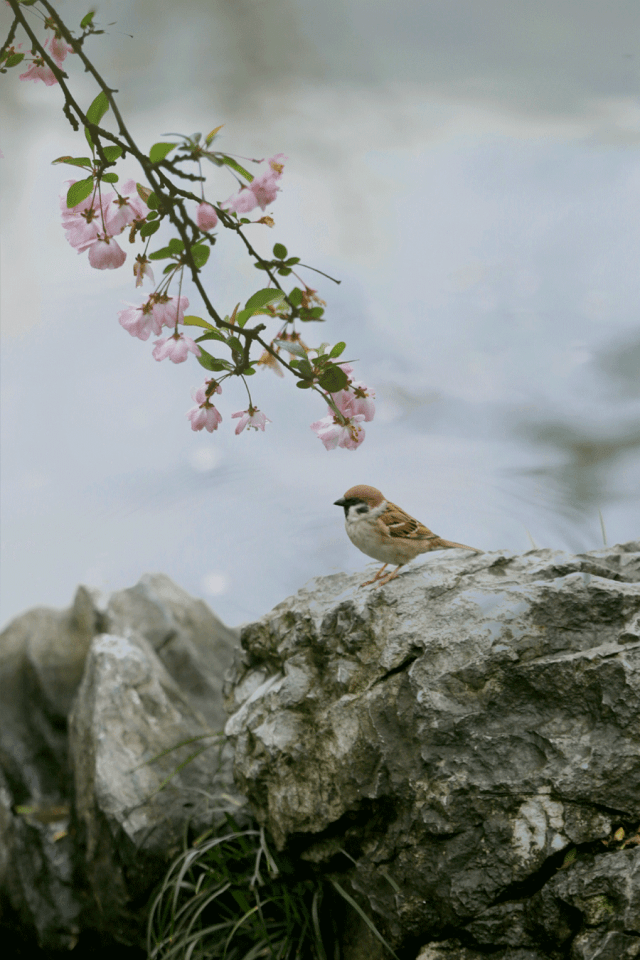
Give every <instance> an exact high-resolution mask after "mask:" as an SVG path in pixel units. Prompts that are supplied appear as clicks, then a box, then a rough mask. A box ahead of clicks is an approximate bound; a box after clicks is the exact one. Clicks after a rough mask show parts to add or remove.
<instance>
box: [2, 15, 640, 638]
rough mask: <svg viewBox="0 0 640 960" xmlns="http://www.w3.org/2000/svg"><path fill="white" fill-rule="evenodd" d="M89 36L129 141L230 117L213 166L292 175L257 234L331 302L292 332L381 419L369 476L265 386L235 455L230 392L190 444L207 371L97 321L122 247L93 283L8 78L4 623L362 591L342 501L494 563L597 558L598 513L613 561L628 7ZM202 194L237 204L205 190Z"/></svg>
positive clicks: (626, 296) (631, 496)
mask: <svg viewBox="0 0 640 960" xmlns="http://www.w3.org/2000/svg"><path fill="white" fill-rule="evenodd" d="M60 9H61V12H62V13H63V15H64V16H65V17H66V18H67V20H68V21H69V22H71V21H72V20H74V19H75V20H76V21H77V20H79V19H80V17H81V16H82V15H83V14H84V13H85V12H86V10H87V9H88V5H87V4H84V3H83V4H79V3H77V0H66V2H63V3H62V4H61V5H60ZM97 17H98V19H99V20H100V22H101V23H102V24H112V25H111V26H109V27H108V28H107V30H108V33H107V34H106V35H105V36H104V37H99V38H96V39H95V40H92V41H91V43H90V46H89V52H90V53H91V54H92V55H93V54H95V61H96V63H97V65H98V66H99V68H100V69H101V70H102V71H103V72H104V76H105V79H107V81H108V82H109V83H110V84H111V85H112V86H115V87H117V88H118V89H119V91H120V92H119V94H118V101H119V103H120V105H121V109H122V110H123V112H124V113H125V115H126V118H127V121H128V125H129V127H130V129H131V131H132V132H133V133H134V136H135V137H136V138H137V139H138V141H139V143H140V144H141V145H142V146H147V147H148V146H150V145H151V144H152V143H153V142H154V141H155V140H158V139H162V137H163V135H164V134H166V133H168V132H171V131H179V132H183V133H187V134H189V133H193V132H194V131H195V130H201V131H203V132H205V133H206V132H207V131H208V130H209V129H211V128H212V127H214V126H216V125H218V124H219V123H224V124H225V126H224V129H223V139H222V140H221V142H220V145H221V149H225V150H228V151H229V152H233V153H238V154H244V155H245V156H254V157H264V156H270V155H272V154H274V153H279V152H283V153H285V154H286V155H287V156H288V157H289V160H288V163H287V165H286V168H285V173H284V176H283V178H282V193H281V194H280V195H279V196H278V199H277V201H276V202H275V203H274V204H273V207H272V208H271V209H272V213H273V216H274V218H275V220H276V227H275V229H273V230H269V229H268V228H267V227H255V228H253V229H254V230H255V233H254V234H253V237H255V242H256V245H257V246H258V247H259V249H261V250H262V251H263V252H265V253H266V252H267V251H269V250H270V249H271V246H272V245H273V243H274V242H276V241H279V242H282V243H285V244H286V245H287V246H288V248H289V250H290V252H291V253H292V254H296V255H298V256H300V257H301V258H302V260H303V262H305V263H310V264H312V265H314V266H316V267H318V268H319V269H321V270H324V271H326V272H327V273H329V274H331V275H332V276H337V277H339V278H340V279H341V281H342V283H341V285H340V286H339V287H337V286H334V285H333V284H331V283H330V282H329V281H324V280H323V279H322V278H320V277H318V275H317V274H311V273H309V274H306V275H305V277H304V279H305V280H306V281H307V282H309V283H311V284H312V285H316V284H315V279H317V280H318V284H317V286H318V288H319V292H320V295H321V296H323V297H324V299H325V300H327V303H328V309H327V313H326V317H327V320H326V323H324V324H323V325H317V326H314V327H313V328H305V331H304V333H305V334H307V336H306V337H305V339H306V340H307V342H310V343H312V344H316V343H320V342H321V341H323V340H329V341H331V342H335V341H337V340H339V339H345V340H346V341H347V343H348V345H349V347H348V354H349V357H354V358H358V360H359V363H358V365H357V370H358V373H359V375H360V377H361V378H362V379H364V380H365V381H366V382H367V383H368V384H370V385H371V386H372V387H374V388H375V389H376V391H377V398H378V412H377V416H376V419H375V420H374V421H373V422H372V423H371V424H368V425H367V438H366V440H365V443H364V444H363V445H362V446H361V447H360V448H359V449H358V450H357V451H355V452H351V451H345V450H337V451H334V452H327V451H325V450H324V448H323V447H322V445H321V443H320V441H319V440H318V439H317V438H316V437H315V435H314V434H313V433H312V432H311V430H310V429H309V424H310V423H311V422H312V421H314V420H316V419H318V418H319V417H321V416H324V414H325V410H324V408H323V407H322V406H321V405H319V403H318V402H316V401H314V400H313V399H312V397H310V396H309V395H308V394H304V395H302V394H301V391H298V390H296V389H295V387H294V385H293V383H290V382H287V381H281V380H277V379H276V378H275V376H273V374H271V373H270V372H268V371H263V372H260V373H259V374H258V375H256V377H254V379H253V383H252V386H253V389H254V391H255V399H256V402H257V403H258V405H259V406H260V408H261V409H263V410H264V411H265V412H266V414H267V416H269V417H270V418H271V419H272V421H273V423H271V424H269V425H268V426H267V431H266V433H265V434H264V435H262V434H259V435H258V434H255V433H252V434H248V433H247V432H245V433H243V434H242V435H241V436H239V437H236V436H235V435H234V433H233V427H234V425H235V421H231V420H230V414H231V412H233V411H235V410H237V409H240V408H242V407H243V406H245V401H244V396H243V393H242V390H241V389H240V388H239V387H236V386H230V387H229V388H228V389H225V392H224V394H223V396H222V397H221V398H219V399H220V404H219V406H220V409H221V412H222V414H223V417H224V422H223V424H222V426H221V427H220V429H219V430H218V432H217V433H215V434H213V435H209V434H206V435H203V434H200V433H199V434H195V433H193V432H192V431H191V430H190V429H189V424H188V421H187V420H186V417H185V414H186V411H187V410H188V409H189V407H190V406H191V405H192V401H191V398H190V390H191V387H193V386H197V385H198V384H199V383H201V382H202V381H203V375H202V372H201V370H202V368H200V367H199V366H198V364H197V363H195V361H194V362H193V363H191V362H187V363H185V364H182V365H180V366H175V365H170V364H169V363H168V361H165V362H164V363H161V364H159V363H156V362H155V361H154V360H153V359H152V357H151V341H149V342H147V343H142V342H140V341H138V340H134V339H133V338H131V337H130V336H129V335H128V334H126V333H125V331H124V330H123V329H122V328H121V327H120V326H119V324H118V322H117V313H118V311H119V310H120V309H122V304H123V303H124V302H130V301H133V302H138V298H139V291H138V292H136V291H135V289H134V287H133V283H132V280H131V274H130V265H129V261H131V260H132V259H133V256H134V254H132V253H130V254H129V261H128V262H127V264H125V266H124V267H123V268H122V269H121V270H119V271H113V272H111V271H109V272H98V271H94V270H91V268H90V267H89V265H88V263H87V259H86V254H82V255H77V254H76V253H75V251H74V250H72V249H71V247H69V245H68V244H67V243H66V241H65V239H64V234H63V231H62V229H61V227H60V223H59V207H58V195H59V193H60V190H61V187H62V183H63V181H64V180H65V179H67V178H68V177H69V176H70V175H71V174H72V171H71V168H66V172H65V169H64V168H62V167H59V166H54V167H52V166H51V163H50V162H51V160H52V159H54V158H55V157H57V156H60V155H63V154H65V153H72V154H73V153H75V154H76V155H78V154H79V153H80V154H81V153H82V152H83V147H82V142H83V140H82V137H81V135H80V137H78V136H77V135H75V134H73V132H72V131H71V128H70V127H69V125H68V122H67V121H66V120H65V119H64V117H63V116H62V113H61V111H60V96H59V91H58V90H57V88H55V87H53V88H45V87H44V85H43V84H34V83H21V82H19V81H18V79H17V73H18V71H12V72H10V73H9V74H8V75H5V76H2V77H0V83H1V84H2V97H1V98H0V103H1V107H0V122H1V131H0V143H1V145H2V148H3V151H4V154H5V159H4V160H2V161H1V162H0V175H1V177H2V184H1V186H2V275H1V279H2V323H3V344H4V345H3V353H2V390H3V395H2V581H1V585H2V597H1V599H2V614H1V616H2V620H3V621H4V620H6V619H7V618H9V617H12V616H14V615H15V614H16V613H18V612H20V611H21V610H22V609H25V608H27V607H29V606H33V605H36V604H42V603H44V604H52V605H56V606H63V605H66V604H67V603H68V602H69V601H70V600H71V597H72V594H73V591H74V589H75V587H76V585H77V584H78V583H80V582H82V583H86V584H88V585H90V586H96V587H99V588H101V589H105V590H111V589H116V588H119V587H122V586H127V585H130V584H132V583H134V582H135V581H136V580H137V579H138V577H139V576H140V575H141V574H142V573H144V572H146V571H163V572H166V573H168V574H169V575H170V576H172V577H173V578H174V579H175V580H176V581H177V582H178V583H180V584H181V585H182V586H183V587H185V588H186V589H188V590H189V591H191V592H192V593H194V594H196V595H199V596H203V597H204V598H205V599H206V600H207V601H208V602H209V603H210V604H211V606H212V607H213V609H214V610H215V611H216V612H217V613H218V614H219V615H220V616H221V617H222V618H223V619H225V620H226V621H227V622H229V623H230V624H236V623H239V622H241V621H244V620H248V619H252V618H254V617H256V616H259V615H260V614H261V613H263V612H266V611H267V610H268V609H270V607H271V606H273V605H274V604H275V603H277V602H279V601H280V600H281V599H283V598H284V597H286V596H287V595H288V594H290V593H291V592H293V591H295V590H296V589H297V588H298V587H300V586H301V585H302V584H303V583H305V582H306V581H307V580H308V579H310V578H311V577H313V576H317V575H321V574H326V573H330V572H333V571H335V570H355V569H363V568H364V565H365V563H366V559H365V557H363V556H362V555H361V554H359V553H358V552H357V551H356V550H355V548H354V547H352V545H351V544H350V542H349V541H348V539H347V537H346V534H345V532H344V528H343V523H342V517H341V512H340V511H339V510H338V508H336V507H334V506H333V501H334V500H335V499H337V498H338V497H339V496H341V495H342V494H343V493H344V491H345V490H346V489H347V488H348V487H349V486H351V485H352V484H353V483H370V484H373V485H375V486H378V487H380V488H381V489H382V490H383V491H384V492H385V493H386V495H387V496H388V497H389V498H391V499H393V500H394V501H395V502H397V503H400V505H402V506H404V507H405V508H406V509H407V510H409V511H410V512H412V513H414V514H415V515H416V516H418V517H419V518H420V519H421V520H423V521H424V522H425V523H427V524H428V525H429V526H431V527H432V528H433V529H435V530H436V532H437V533H439V534H441V535H443V536H446V537H449V538H451V539H455V540H461V541H462V542H465V543H472V544H474V545H476V546H478V547H481V548H483V549H486V550H491V549H501V548H504V549H508V550H512V551H524V550H527V549H529V548H530V547H531V545H532V538H533V541H534V542H535V543H536V544H537V545H538V546H550V547H556V548H563V549H569V550H583V549H595V548H597V547H598V546H600V545H601V544H602V533H601V526H600V516H599V514H600V513H601V514H602V517H603V520H604V523H605V530H606V535H607V538H608V541H609V542H610V543H613V542H619V541H623V540H629V539H632V538H634V537H635V538H637V537H638V536H639V535H640V509H639V506H638V489H639V487H640V425H639V417H638V414H639V412H640V387H639V380H638V373H637V371H638V366H639V365H640V323H639V302H640V297H639V294H640V281H639V278H638V247H639V243H638V241H639V239H640V218H639V216H638V212H639V211H638V206H639V204H638V200H639V193H640V166H639V149H640V100H639V76H640V44H639V28H640V9H639V8H638V5H637V2H635V0H634V2H631V0H629V2H622V0H619V2H609V3H607V4H606V5H605V4H602V3H600V2H595V0H592V2H586V0H572V2H568V0H553V2H546V0H545V2H541V0H536V2H533V0H525V2H523V3H518V4H513V3H508V2H506V0H493V2H490V0H485V2H484V3H482V4H479V3H478V2H477V0H465V2H462V0H438V2H435V0H429V2H426V3H425V2H424V0H422V2H418V0H415V2H402V0H401V2H396V3H394V4H389V3H388V2H382V0H366V2H365V0H362V2H357V0H343V2H337V0H328V2H327V0H326V2H324V3H322V4H318V3H317V2H313V3H312V2H311V0H269V2H267V0H234V2H232V3H229V2H227V0H217V2H211V0H199V2H198V0H183V2H182V3H181V4H179V5H177V4H168V3H162V2H160V0H153V2H152V0H132V2H110V3H102V4H99V5H98V8H97ZM0 21H1V22H2V25H3V29H4V28H5V26H8V24H9V22H10V14H9V11H8V9H7V8H5V7H4V5H3V6H2V9H1V10H0ZM73 83H74V85H76V89H77V90H78V96H79V97H80V99H81V101H82V102H83V103H86V104H88V103H89V102H90V100H91V99H92V98H93V96H95V93H96V90H95V89H94V88H93V87H92V85H91V82H90V81H89V79H88V78H87V77H86V76H85V75H84V74H82V73H80V72H79V71H78V69H77V68H76V70H75V71H74V74H73ZM125 175H131V176H137V175H138V174H137V171H136V169H135V166H134V165H133V164H123V165H122V171H121V179H122V177H124V176H125ZM210 185H211V186H210V190H211V196H212V197H214V198H215V199H220V200H222V199H225V198H226V197H227V196H229V195H230V194H231V193H232V192H233V190H234V182H233V180H232V179H231V178H230V177H229V176H228V175H227V174H225V172H224V171H215V172H214V173H212V175H211V180H210ZM232 240H233V238H227V237H226V236H221V238H220V242H219V243H218V245H217V246H216V248H215V250H214V254H215V255H212V257H211V259H210V262H209V264H208V266H207V272H206V279H207V283H208V289H209V290H210V293H211V296H212V299H213V301H214V303H216V305H217V306H218V307H219V309H220V311H221V312H223V313H228V312H230V310H231V309H232V308H233V306H234V304H235V303H236V302H238V301H239V300H244V299H245V298H246V297H247V296H248V295H249V294H250V293H251V292H252V291H253V290H254V289H256V287H257V286H258V285H259V284H258V281H257V280H256V276H257V271H255V270H254V269H253V268H252V267H251V266H250V265H249V264H248V262H247V263H245V262H244V260H243V258H242V256H241V254H240V251H239V248H238V247H237V246H235V245H234V244H233V242H232ZM186 292H187V294H188V295H189V296H190V299H191V308H190V309H193V311H194V312H198V304H197V298H196V297H195V295H193V293H192V292H191V291H186ZM421 562H426V563H428V562H429V560H428V558H427V559H426V560H424V561H421Z"/></svg>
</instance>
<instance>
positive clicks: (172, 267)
mask: <svg viewBox="0 0 640 960" xmlns="http://www.w3.org/2000/svg"><path fill="white" fill-rule="evenodd" d="M172 270H177V267H176V265H175V263H168V264H167V265H166V267H165V268H164V270H163V271H162V272H163V273H171V271H172Z"/></svg>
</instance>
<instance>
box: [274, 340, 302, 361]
mask: <svg viewBox="0 0 640 960" xmlns="http://www.w3.org/2000/svg"><path fill="white" fill-rule="evenodd" d="M276 344H277V345H278V346H279V347H282V349H283V350H287V351H288V352H289V353H293V354H294V355H295V356H296V357H303V358H304V359H306V357H307V351H306V350H305V349H304V347H301V346H300V344H299V343H296V342H295V340H276Z"/></svg>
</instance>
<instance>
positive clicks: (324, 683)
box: [226, 543, 640, 960]
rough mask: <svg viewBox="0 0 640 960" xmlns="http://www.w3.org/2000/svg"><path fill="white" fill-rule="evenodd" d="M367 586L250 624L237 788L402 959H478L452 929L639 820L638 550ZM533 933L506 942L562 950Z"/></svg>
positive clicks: (458, 566) (542, 554) (239, 706)
mask: <svg viewBox="0 0 640 960" xmlns="http://www.w3.org/2000/svg"><path fill="white" fill-rule="evenodd" d="M361 579H362V574H359V575H358V576H352V577H348V576H345V575H341V574H336V575H334V576H331V577H326V578H324V579H322V580H316V581H312V582H311V583H310V584H308V585H307V586H306V587H305V588H304V589H303V590H301V591H300V592H299V593H298V594H297V595H296V596H295V597H292V598H290V599H288V600H286V601H285V602H283V603H281V604H279V605H278V606H277V607H276V608H275V609H274V610H273V611H272V612H271V613H269V614H268V615H266V616H265V617H263V618H262V619H261V620H260V621H258V622H257V623H254V624H251V625H248V626H246V627H245V628H244V629H243V631H242V637H241V643H242V648H243V651H244V654H243V662H242V664H241V666H240V667H239V668H238V672H237V676H236V680H235V684H234V686H233V689H232V690H231V692H230V695H229V698H228V708H229V710H230V712H231V713H232V716H231V718H230V719H229V721H228V723H227V727H226V730H227V733H228V734H229V736H231V737H232V738H233V739H234V741H235V746H236V754H235V773H236V780H237V783H238V785H239V787H240V788H241V789H242V791H243V792H245V793H246V794H247V796H248V797H249V799H250V801H251V803H252V806H253V809H254V811H255V812H256V815H257V817H258V819H259V821H260V822H261V823H262V824H264V825H265V826H266V827H267V828H268V829H269V831H270V832H271V834H272V836H273V837H274V840H275V841H276V843H277V845H278V847H279V848H281V849H282V848H285V847H286V848H287V849H288V850H289V851H296V852H297V853H298V854H299V855H300V856H302V857H303V858H304V859H306V860H309V861H312V862H314V863H315V864H316V865H317V866H318V868H319V869H321V870H323V871H325V872H326V873H328V874H329V875H332V876H334V877H335V878H339V879H340V883H341V884H343V885H344V887H345V889H347V890H348V891H349V892H350V895H352V896H354V897H355V898H356V899H357V900H358V902H359V903H360V904H361V905H362V907H363V908H364V909H365V910H366V912H367V913H368V914H369V915H370V916H371V917H372V918H373V919H374V921H375V923H376V924H377V925H378V926H379V929H380V930H381V931H382V932H383V934H384V935H385V937H387V938H388V939H389V940H390V941H391V943H392V945H393V946H394V947H395V948H396V949H405V950H406V949H408V948H409V945H410V944H411V943H414V942H415V941H416V939H417V940H418V941H419V942H420V941H421V942H422V943H423V944H426V945H425V948H424V949H425V950H432V952H433V951H434V950H435V951H438V950H439V951H440V953H437V952H436V953H435V954H433V955H434V957H435V956H438V957H439V956H440V955H442V956H444V955H447V956H448V954H446V951H447V950H449V954H451V955H452V956H453V957H456V960H457V958H458V957H459V958H460V960H462V958H465V960H466V958H467V957H472V956H474V953H473V951H474V950H475V952H476V953H480V954H482V953H483V951H484V952H485V953H486V951H487V949H489V945H487V944H486V942H485V941H482V938H481V937H480V940H476V939H475V937H474V936H472V934H471V933H466V934H465V935H464V936H463V937H462V939H460V944H459V945H458V946H456V945H455V943H454V940H455V939H456V937H457V936H458V933H457V932H456V935H455V936H453V937H452V936H451V935H450V936H449V940H448V941H447V939H446V935H445V934H446V931H449V930H455V931H464V930H465V928H466V927H468V925H469V924H470V923H472V922H473V921H474V920H478V922H480V921H479V918H480V917H481V916H482V915H483V914H484V913H485V912H486V911H487V910H489V909H491V908H493V907H495V906H496V905H498V904H499V903H500V902H506V901H514V902H515V901H519V900H521V899H522V898H523V896H524V897H525V898H526V897H532V896H533V894H534V893H535V891H536V889H537V886H536V884H538V883H539V885H542V883H543V882H544V881H545V880H548V879H549V876H551V875H552V874H553V872H554V871H555V870H556V869H557V867H558V866H559V865H560V864H559V863H558V862H557V859H558V856H559V855H561V854H562V852H563V851H566V850H567V849H568V848H570V847H571V846H572V844H574V843H579V844H589V843H595V844H596V845H597V844H598V842H599V841H600V840H601V839H602V838H605V837H607V836H608V835H610V833H611V830H612V825H614V824H615V823H620V822H629V823H631V822H633V821H635V822H638V821H640V755H639V754H638V749H637V745H638V742H639V738H640V633H639V625H640V544H638V543H629V544H625V545H621V546H617V547H612V548H607V549H603V550H597V551H593V552H591V553H587V554H583V555H580V556H569V555H567V554H564V553H561V552H558V551H551V550H535V551H530V552H529V553H528V554H525V555H524V556H511V555H505V554H484V555H481V556H474V557H469V556H466V555H465V556H457V555H454V554H451V553H448V554H444V555H442V556H440V555H434V556H432V557H429V558H428V560H427V561H426V562H425V563H424V564H423V565H422V566H421V567H419V568H416V569H411V570H409V571H407V572H406V573H404V574H402V575H401V576H400V577H399V578H398V579H396V580H394V581H393V582H392V583H390V584H388V585H387V586H384V587H382V588H380V589H377V590H376V589H368V590H367V589H359V587H358V584H359V583H360V581H361ZM602 849H603V850H604V849H605V848H604V847H602ZM554 864H555V865H554ZM550 865H551V866H550ZM547 870H548V875H547V876H545V871H547ZM537 878H542V879H541V880H538V879H537ZM578 909H579V908H578V907H576V910H578ZM572 917H575V914H572ZM503 919H504V920H505V924H506V926H505V929H506V927H508V920H506V919H505V918H503ZM561 926H562V925H561V924H560V926H559V928H558V930H560V929H561ZM580 929H581V928H580V927H578V930H580ZM634 929H635V931H636V932H637V930H638V927H636V928H634ZM621 932H624V931H621ZM539 933H540V936H542V937H543V940H542V941H537V942H536V940H535V937H533V938H532V936H531V934H530V932H529V931H527V929H526V928H525V927H524V926H522V938H523V939H522V940H521V941H520V942H515V941H514V942H513V943H510V942H504V944H503V945H502V944H501V943H500V942H494V943H492V944H491V945H490V946H491V947H494V948H499V949H503V950H504V960H506V958H508V960H515V958H516V957H517V960H524V958H525V957H526V958H527V960H534V958H535V960H538V956H542V957H548V956H553V950H554V949H555V947H554V946H553V944H551V945H550V944H549V943H548V942H546V941H544V937H545V936H546V937H548V932H547V931H544V930H541V931H540V930H539ZM476 935H478V936H479V935H480V928H479V927H477V929H476ZM575 935H576V928H575V925H570V926H569V936H570V937H574V936H575ZM585 935H586V934H585ZM624 935H625V936H628V935H629V931H627V932H626V933H624ZM631 935H633V931H631ZM589 936H590V935H589ZM438 938H440V940H441V942H440V943H438V944H437V945H436V944H435V943H428V942H429V941H434V940H436V939H438ZM465 938H466V939H465ZM516 939H517V937H516ZM619 939H620V938H619V937H618V941H619ZM587 941H588V943H589V944H590V943H591V942H592V940H590V939H589V937H587V939H586V940H585V943H587ZM618 941H616V943H618ZM580 942H581V941H579V939H578V938H576V941H575V943H576V950H582V953H581V954H576V957H577V956H580V958H582V956H583V955H584V957H585V960H586V957H587V956H589V954H588V952H585V951H588V950H589V949H591V947H590V946H589V945H588V944H587V946H585V947H584V949H583V948H582V947H580V946H578V944H579V943H580ZM445 944H449V945H447V946H445ZM476 945H477V949H476ZM623 946H624V949H625V950H628V949H631V948H629V947H628V944H627V943H626V941H625V943H624V944H623ZM442 951H445V952H444V953H442ZM455 951H458V953H457V954H456V952H455ZM465 951H472V952H471V953H468V952H467V953H465ZM549 951H551V952H549ZM427 955H428V956H430V955H429V954H428V953H427ZM496 956H500V957H501V960H502V955H501V954H496ZM594 956H595V955H594Z"/></svg>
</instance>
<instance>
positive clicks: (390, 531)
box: [378, 501, 438, 540]
mask: <svg viewBox="0 0 640 960" xmlns="http://www.w3.org/2000/svg"><path fill="white" fill-rule="evenodd" d="M378 519H379V522H381V523H382V524H384V526H385V527H386V532H387V535H388V536H390V537H396V538H398V539H402V540H437V539H438V536H437V534H435V533H433V531H432V530H429V528H428V527H425V526H424V524H422V523H420V522H419V521H418V520H416V519H415V517H410V516H409V514H408V513H405V512H404V510H401V509H400V507H397V506H396V505H395V503H389V501H387V509H386V510H385V511H384V513H383V514H381V515H380V517H379V518H378Z"/></svg>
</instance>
